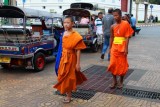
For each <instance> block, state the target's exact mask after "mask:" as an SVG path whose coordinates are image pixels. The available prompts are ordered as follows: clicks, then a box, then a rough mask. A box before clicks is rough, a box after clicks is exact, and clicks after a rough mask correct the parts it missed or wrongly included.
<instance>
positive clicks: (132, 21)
mask: <svg viewBox="0 0 160 107" xmlns="http://www.w3.org/2000/svg"><path fill="white" fill-rule="evenodd" d="M136 23H137V20H136V18H135V17H133V14H131V26H132V29H133V31H134V33H133V36H135V32H136Z"/></svg>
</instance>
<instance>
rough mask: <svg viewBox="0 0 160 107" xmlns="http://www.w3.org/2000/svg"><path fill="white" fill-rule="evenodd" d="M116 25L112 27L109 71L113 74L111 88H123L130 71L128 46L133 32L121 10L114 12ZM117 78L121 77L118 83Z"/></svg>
mask: <svg viewBox="0 0 160 107" xmlns="http://www.w3.org/2000/svg"><path fill="white" fill-rule="evenodd" d="M113 16H114V19H115V21H116V23H115V24H114V25H113V26H112V27H111V38H110V53H111V59H110V64H109V66H108V71H110V72H111V73H112V76H113V83H112V84H111V85H110V88H116V87H117V88H122V86H123V78H124V76H125V74H126V73H127V71H128V67H129V65H128V60H127V54H128V44H129V37H131V36H132V33H133V30H132V28H131V26H130V24H129V23H128V22H127V21H123V20H122V12H121V10H120V9H115V10H114V11H113ZM117 76H120V80H119V82H117Z"/></svg>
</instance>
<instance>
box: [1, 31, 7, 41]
mask: <svg viewBox="0 0 160 107" xmlns="http://www.w3.org/2000/svg"><path fill="white" fill-rule="evenodd" d="M5 38H6V37H5V32H4V29H0V42H1V43H5V42H6V41H5Z"/></svg>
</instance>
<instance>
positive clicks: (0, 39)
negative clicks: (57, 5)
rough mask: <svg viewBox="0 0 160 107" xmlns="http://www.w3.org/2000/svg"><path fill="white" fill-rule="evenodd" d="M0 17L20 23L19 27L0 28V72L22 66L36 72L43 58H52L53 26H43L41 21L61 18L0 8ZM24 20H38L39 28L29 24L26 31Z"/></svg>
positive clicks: (54, 43)
mask: <svg viewBox="0 0 160 107" xmlns="http://www.w3.org/2000/svg"><path fill="white" fill-rule="evenodd" d="M0 17H1V18H2V19H3V18H11V20H13V19H14V21H16V19H20V18H21V19H23V20H22V21H23V26H21V25H10V26H11V27H6V26H1V28H0V65H1V66H2V67H3V68H8V67H12V66H22V67H25V68H29V69H30V68H31V69H34V70H36V71H41V70H43V69H44V67H45V63H46V57H48V56H53V55H55V54H54V50H55V48H56V46H57V41H56V39H55V32H54V30H55V27H54V26H53V23H51V24H50V25H49V26H46V24H45V19H46V18H48V19H53V18H55V17H57V18H62V16H60V15H57V14H51V13H49V12H46V11H40V10H34V9H27V8H18V7H15V6H1V7H0ZM27 19H40V20H41V24H40V25H36V24H31V25H30V27H26V20H27ZM51 22H53V20H52V21H51ZM29 28H30V29H29Z"/></svg>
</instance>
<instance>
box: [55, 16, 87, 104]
mask: <svg viewBox="0 0 160 107" xmlns="http://www.w3.org/2000/svg"><path fill="white" fill-rule="evenodd" d="M63 24H64V28H65V32H64V34H63V38H62V55H61V58H60V64H59V68H58V83H57V84H56V85H55V86H54V88H56V89H57V90H59V91H60V93H61V94H66V95H67V96H66V98H65V99H64V100H63V102H64V103H69V102H70V101H71V92H72V91H76V88H77V87H76V86H77V85H80V84H81V83H83V82H84V81H86V80H87V79H86V77H85V76H84V75H83V74H82V72H80V70H81V68H80V53H81V51H80V50H81V49H85V48H86V46H85V44H84V42H83V39H82V36H81V35H80V34H79V33H78V32H76V31H74V30H73V29H72V26H73V25H74V22H73V18H72V17H70V16H67V17H66V18H65V19H64V22H63Z"/></svg>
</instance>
